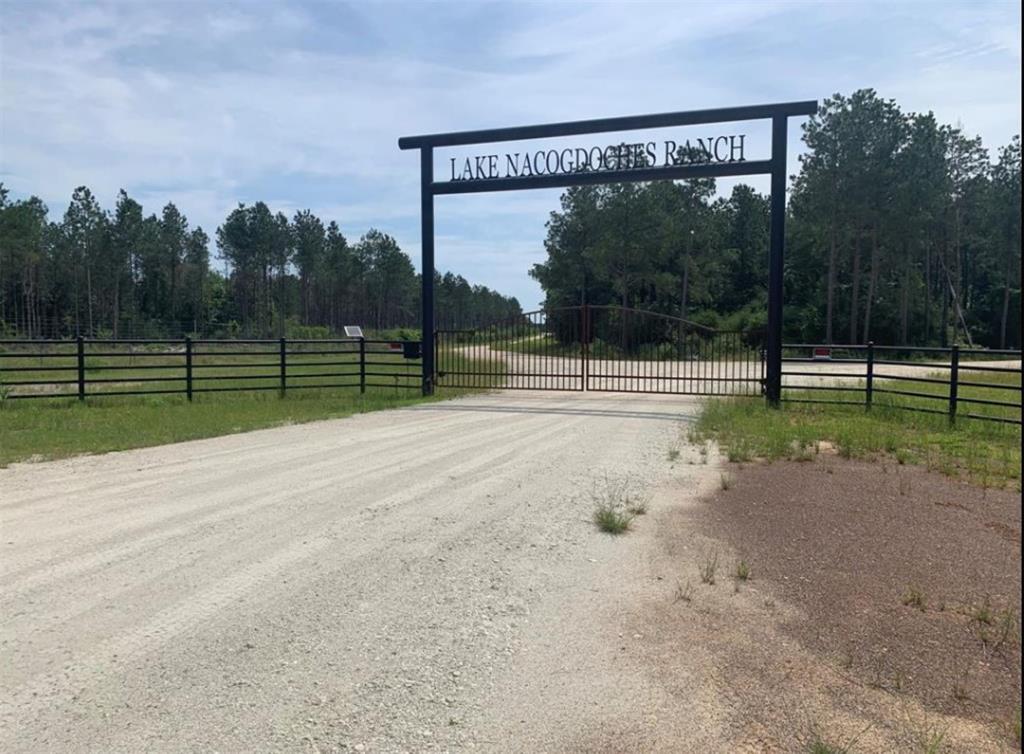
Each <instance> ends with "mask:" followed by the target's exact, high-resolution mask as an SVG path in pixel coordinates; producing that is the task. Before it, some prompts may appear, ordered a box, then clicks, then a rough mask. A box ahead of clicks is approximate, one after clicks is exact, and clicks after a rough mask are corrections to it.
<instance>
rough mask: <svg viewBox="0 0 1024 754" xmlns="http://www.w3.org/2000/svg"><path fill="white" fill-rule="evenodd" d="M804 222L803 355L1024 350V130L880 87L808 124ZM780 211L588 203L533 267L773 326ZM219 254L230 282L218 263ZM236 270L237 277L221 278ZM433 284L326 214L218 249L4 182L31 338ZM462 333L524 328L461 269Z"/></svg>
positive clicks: (214, 329)
mask: <svg viewBox="0 0 1024 754" xmlns="http://www.w3.org/2000/svg"><path fill="white" fill-rule="evenodd" d="M803 140H804V144H805V150H804V152H803V153H802V154H801V156H800V168H799V172H798V174H797V175H796V176H794V177H793V181H792V185H791V189H790V196H789V202H788V210H787V212H788V217H787V223H786V236H787V240H786V255H787V256H786V270H785V315H784V323H785V333H784V335H785V337H786V339H787V340H789V341H793V340H800V341H805V342H807V341H814V342H822V341H823V342H828V343H837V344H839V343H866V342H868V341H875V342H877V343H884V344H892V345H906V344H913V345H947V344H950V343H953V342H961V343H966V344H974V345H984V346H988V347H1003V348H1020V343H1021V321H1020V305H1021V300H1020V285H1021V147H1020V137H1019V136H1015V137H1014V138H1013V139H1012V140H1011V141H1010V143H1009V144H1006V145H1003V146H1001V147H999V148H998V149H996V151H995V153H994V154H993V153H991V152H990V151H989V150H988V149H987V148H986V147H985V146H984V145H983V144H982V142H981V139H980V138H976V137H974V138H972V137H969V136H967V135H966V134H965V132H964V131H963V130H962V129H961V128H959V127H954V126H950V125H945V124H941V123H939V122H938V121H937V120H936V118H935V116H934V115H933V114H932V113H925V114H920V113H908V112H904V111H903V110H901V108H900V107H899V106H898V105H897V103H896V102H895V101H893V100H887V99H883V98H881V97H879V95H878V94H877V93H876V92H874V91H873V90H870V89H864V90H860V91H857V92H854V93H853V94H852V95H850V96H844V95H839V94H837V95H834V96H833V97H831V98H829V99H826V100H825V101H824V102H823V103H822V106H821V108H820V110H819V112H818V114H817V115H816V116H814V117H812V118H810V119H809V120H808V121H807V122H806V123H805V124H804V125H803ZM768 225H769V203H768V198H767V197H766V196H763V195H761V194H759V193H758V192H756V191H755V190H753V189H752V188H751V187H750V186H747V185H744V184H738V185H735V186H734V187H733V188H732V189H731V191H730V192H729V193H728V195H724V192H721V191H719V189H718V187H717V186H716V183H715V181H714V180H713V179H700V180H693V181H688V182H656V183H643V184H613V185H605V186H596V187H589V186H588V187H578V188H572V189H569V190H568V191H566V192H565V193H563V195H562V197H561V206H560V208H559V210H558V211H555V212H553V213H551V216H550V220H549V221H548V223H547V237H546V239H545V241H544V247H545V250H546V253H547V258H546V261H544V262H543V263H541V264H538V265H536V266H535V267H534V268H533V269H532V270H531V271H530V274H531V275H532V276H533V277H534V278H535V279H536V280H537V281H538V282H539V284H540V285H541V287H542V289H543V291H544V294H545V300H546V304H547V306H564V305H573V304H580V303H590V304H612V303H614V304H620V305H622V306H627V307H635V308H642V309H649V310H653V311H656V312H660V313H664V314H672V315H675V316H678V317H681V318H683V319H687V320H692V321H695V322H698V323H700V324H703V325H706V326H711V327H716V328H720V329H726V330H749V329H757V328H760V327H763V326H764V323H765V318H766V316H765V310H766V298H767V292H766V281H767V255H768ZM211 246H214V247H215V248H216V249H217V251H218V252H219V258H220V261H221V263H222V264H223V266H224V270H225V271H224V272H223V273H222V272H220V271H218V270H217V269H214V266H213V265H211V257H210V250H211ZM218 266H219V265H218ZM419 292H420V285H419V279H418V275H417V273H416V272H415V270H414V268H413V265H412V262H411V260H410V259H409V257H408V256H407V255H406V254H405V253H404V252H403V251H402V250H401V248H400V247H399V246H398V244H397V243H396V241H395V239H394V238H392V237H391V236H389V235H387V234H386V233H383V232H381V231H379V230H374V229H371V230H369V231H367V232H366V233H365V234H364V235H363V236H362V237H361V238H360V239H359V240H358V241H357V242H355V243H350V242H349V241H348V240H347V239H346V238H345V236H344V235H343V234H342V232H341V229H340V228H339V226H338V224H337V223H336V222H333V221H331V222H328V223H326V224H325V223H324V221H323V220H322V219H320V218H319V217H317V216H316V215H314V214H313V213H312V212H310V211H309V210H303V211H300V212H297V213H295V215H294V216H293V217H291V218H289V217H287V216H286V215H284V214H283V213H280V212H277V213H275V212H273V211H272V210H271V209H270V208H269V207H268V206H267V205H266V204H264V203H263V202H256V203H255V204H252V205H239V206H238V207H237V208H236V209H234V210H232V211H231V212H230V213H229V214H228V216H227V217H226V218H225V219H224V221H223V223H222V224H221V225H220V227H218V228H217V229H216V232H215V234H214V236H213V238H210V237H209V236H208V235H207V233H206V232H205V231H204V230H203V229H202V228H199V227H195V228H193V227H190V225H189V222H188V220H187V218H186V217H185V215H184V214H183V213H182V212H181V211H180V210H179V209H178V208H177V207H176V206H175V205H174V204H167V205H166V206H165V207H164V208H163V210H162V211H161V213H160V214H159V215H155V214H150V215H146V214H145V212H144V211H143V208H142V206H141V205H140V204H139V203H138V202H137V201H135V200H134V199H132V198H131V197H130V196H129V195H128V194H127V193H125V192H124V191H122V192H121V193H120V195H119V196H118V199H117V202H116V206H115V207H114V208H113V211H108V210H105V209H103V208H102V207H101V206H100V205H99V203H98V201H97V200H96V198H95V196H94V195H93V194H92V192H90V190H89V189H88V188H86V187H79V188H78V189H76V190H75V191H74V194H73V195H72V198H71V202H70V205H69V206H68V208H67V211H66V212H65V213H64V215H63V217H62V218H60V219H59V220H51V219H50V218H49V215H48V210H47V207H46V206H45V205H44V204H43V202H41V201H40V200H39V199H37V198H35V197H33V198H30V199H28V200H24V201H9V200H8V192H7V190H5V189H4V188H3V186H2V185H0V328H2V332H5V333H7V334H18V335H24V336H29V337H67V336H70V335H75V334H78V333H81V334H83V335H94V336H100V335H106V336H108V337H160V336H164V337H180V336H181V335H183V334H186V333H196V334H200V335H217V336H224V335H226V336H241V335H248V336H261V337H263V336H278V335H291V336H293V337H299V336H301V335H303V334H305V335H324V334H327V333H337V332H339V331H340V329H341V327H343V326H344V325H346V324H360V325H362V326H363V327H365V328H369V329H371V330H384V329H389V328H397V327H417V326H418V317H419V295H420V293H419ZM436 296H437V300H436V310H437V312H438V317H439V321H444V322H445V323H460V324H461V323H474V324H475V323H484V322H487V321H490V320H495V319H499V318H505V317H512V316H517V315H518V314H520V313H521V310H520V306H519V303H518V302H517V301H516V300H515V299H514V298H510V297H506V296H503V295H502V294H500V293H498V292H496V291H493V290H490V289H489V288H487V287H484V286H480V285H471V284H470V283H469V282H468V281H466V280H465V279H464V278H463V277H461V276H459V275H455V274H452V273H445V274H443V275H437V276H436Z"/></svg>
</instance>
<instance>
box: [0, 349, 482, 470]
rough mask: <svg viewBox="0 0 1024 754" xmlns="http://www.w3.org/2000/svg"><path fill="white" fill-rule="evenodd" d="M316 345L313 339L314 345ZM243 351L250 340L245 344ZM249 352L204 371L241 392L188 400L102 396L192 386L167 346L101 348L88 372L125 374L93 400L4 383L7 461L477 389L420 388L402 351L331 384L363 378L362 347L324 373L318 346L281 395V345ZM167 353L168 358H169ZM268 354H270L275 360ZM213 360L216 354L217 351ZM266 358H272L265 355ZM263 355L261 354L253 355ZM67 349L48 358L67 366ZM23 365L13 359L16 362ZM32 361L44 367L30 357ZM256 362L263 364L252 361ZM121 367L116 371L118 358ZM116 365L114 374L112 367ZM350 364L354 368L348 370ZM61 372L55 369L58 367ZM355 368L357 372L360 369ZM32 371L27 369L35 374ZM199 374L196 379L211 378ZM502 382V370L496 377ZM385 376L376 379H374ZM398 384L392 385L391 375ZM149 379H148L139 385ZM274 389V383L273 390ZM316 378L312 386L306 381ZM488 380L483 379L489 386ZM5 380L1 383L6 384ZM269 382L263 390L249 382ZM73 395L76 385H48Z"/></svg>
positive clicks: (193, 436) (1, 411)
mask: <svg viewBox="0 0 1024 754" xmlns="http://www.w3.org/2000/svg"><path fill="white" fill-rule="evenodd" d="M315 348H316V345H315V344H314V345H313V346H312V349H313V350H315ZM243 350H244V347H243ZM250 350H253V353H251V354H249V353H245V354H243V355H241V356H218V357H217V359H218V361H217V362H216V364H215V365H214V364H212V363H211V365H210V366H211V368H209V369H206V370H204V372H203V375H202V376H205V377H210V376H214V375H216V376H223V377H227V378H228V379H227V380H226V381H220V382H215V383H210V384H212V386H214V387H217V388H225V387H231V388H235V389H239V390H240V392H218V393H205V394H203V393H200V394H197V395H196V396H195V400H194V402H192V403H189V402H188V401H187V400H186V399H185V397H184V396H183V395H153V396H117V395H111V396H103V395H102V394H101V393H102V392H103V389H104V388H107V389H121V390H125V389H129V390H130V389H142V390H146V389H150V388H148V387H146V385H147V384H157V385H158V386H159V387H161V388H164V389H177V390H183V389H184V381H183V379H181V377H182V374H181V373H182V368H181V366H180V365H177V366H166V367H165V366H164V364H166V358H167V357H162V356H160V355H159V354H157V355H153V354H139V355H137V356H133V358H132V359H131V361H130V365H129V366H127V367H126V366H125V362H124V360H123V358H121V360H120V361H115V362H114V363H113V364H111V363H108V361H107V360H103V359H102V358H99V357H95V358H92V359H91V361H90V363H89V364H88V367H87V368H88V370H89V378H90V379H99V378H102V377H108V376H109V377H111V378H116V380H117V382H111V383H101V384H100V385H99V386H94V385H93V384H90V386H89V391H90V392H89V396H88V398H87V399H86V400H85V401H84V402H79V401H78V400H76V399H75V398H73V397H68V398H63V397H61V398H54V399H48V398H47V399H38V400H4V392H3V391H0V467H3V466H6V465H7V464H10V463H14V462H17V461H26V460H33V461H42V460H52V459H57V458H67V457H69V456H74V455H82V454H87V453H109V452H111V451H115V450H128V449H130V448H143V447H150V446H153V445H164V444H167V443H174V442H184V441H186V440H198V439H201V438H205V437H217V436H219V435H228V434H236V433H239V432H248V431H251V430H254V429H265V428H268V427H277V426H282V425H287V424H301V423H304V422H310V421H317V420H320V419H338V418H342V417H345V416H351V415H352V414H360V413H366V412H368V411H380V410H382V409H389V408H399V407H402V406H411V405H414V404H417V403H423V402H427V401H437V400H444V399H447V398H453V397H456V396H457V395H461V394H466V393H473V392H475V391H474V390H471V389H466V390H461V389H451V388H444V389H443V390H441V391H440V395H435V396H433V397H430V398H424V397H423V396H422V395H420V392H419V387H418V379H417V374H418V370H419V364H411V363H409V362H406V361H405V360H404V359H402V358H401V356H400V355H399V356H394V355H389V354H372V355H370V354H368V360H367V365H368V368H367V375H368V387H367V390H366V393H365V394H360V392H359V389H358V386H356V387H322V388H316V389H314V388H313V386H314V385H317V384H323V385H330V384H332V383H338V382H342V383H345V382H354V383H355V385H358V368H359V367H358V361H357V360H356V359H357V357H355V356H351V355H349V356H345V355H337V356H333V357H331V359H332V360H337V361H339V362H343V363H341V365H340V366H339V365H337V364H334V365H331V366H330V367H329V369H330V372H332V373H336V374H331V373H328V374H318V373H320V372H323V370H324V367H323V366H318V365H317V364H316V362H317V361H320V360H322V359H323V357H322V356H318V355H316V354H309V355H305V354H298V355H296V356H289V361H288V381H289V388H288V392H287V395H286V396H285V397H284V398H280V397H278V393H277V391H276V385H277V382H278V375H277V371H276V362H275V361H273V359H274V358H275V357H274V355H273V354H270V355H269V356H268V355H267V354H261V353H258V352H256V350H255V349H250ZM160 359H164V361H160ZM268 359H270V360H269V361H268ZM446 359H447V362H450V363H454V364H456V365H459V364H462V363H463V362H468V361H470V360H469V359H466V358H465V357H464V356H462V355H461V354H454V355H449V356H447V357H446ZM211 361H212V359H211ZM264 361H266V362H267V363H266V364H264V363H262V362H264ZM254 362H257V363H256V364H254ZM63 363H64V362H63V361H62V360H61V359H60V358H58V359H56V360H51V361H50V362H48V363H47V364H46V365H45V366H55V365H61V366H62V365H63ZM12 365H19V366H20V365H22V362H19V361H15V362H13V363H12V362H10V361H8V363H7V366H12ZM24 365H25V366H30V367H32V366H35V364H34V360H32V361H31V362H30V361H28V360H27V359H26V360H25V362H24ZM150 365H157V366H158V367H159V368H157V369H147V370H145V371H143V370H139V371H135V370H134V369H133V367H136V366H150ZM247 365H248V366H256V371H255V372H254V371H252V369H248V368H243V367H246V366H247ZM112 366H113V367H119V369H117V370H112V369H111V367H112ZM108 372H109V375H108ZM346 373H347V374H346ZM9 374H17V375H18V379H48V378H50V377H48V376H47V375H46V373H45V372H43V373H41V374H40V376H37V375H36V374H35V373H34V372H32V371H27V372H11V373H9ZM50 374H51V375H52V373H50ZM353 374H354V375H355V376H353ZM25 375H28V377H26V376H25ZM154 376H159V377H161V378H166V380H167V381H163V382H159V383H138V384H136V383H135V382H133V380H136V379H139V378H150V377H154ZM201 379H202V377H200V376H197V377H196V380H195V381H196V387H197V388H198V387H202V386H204V385H203V383H202V382H201ZM492 379H493V380H494V381H497V380H498V378H492ZM375 382H376V384H374V383H375ZM392 383H393V384H392ZM140 386H141V387H140ZM268 386H269V388H271V389H267V388H268ZM303 386H309V389H303ZM486 386H487V383H486V382H484V381H482V382H481V385H480V386H479V387H481V388H486ZM2 387H3V385H2V383H0V388H2ZM261 387H262V388H264V390H262V391H257V390H246V388H261ZM49 389H51V390H55V391H57V392H67V393H68V394H69V395H74V386H73V385H70V386H69V385H58V386H56V387H55V388H49Z"/></svg>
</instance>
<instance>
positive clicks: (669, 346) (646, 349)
mask: <svg viewBox="0 0 1024 754" xmlns="http://www.w3.org/2000/svg"><path fill="white" fill-rule="evenodd" d="M435 335H436V337H435V348H436V352H435V364H436V369H437V371H436V375H435V383H434V384H435V385H436V386H437V387H459V388H503V389H513V390H577V391H582V390H588V391H594V392H624V393H676V394H682V395H757V396H759V395H762V394H763V392H764V385H765V359H764V333H763V331H723V330H716V329H713V328H709V327H704V326H702V325H698V324H696V323H694V322H689V321H687V320H684V319H682V318H680V317H674V316H671V315H668V314H660V313H658V312H651V311H645V310H642V309H633V308H629V307H623V306H568V307H560V308H551V309H542V310H539V311H535V312H529V313H527V314H523V315H520V316H517V317H512V318H509V319H506V320H502V321H498V322H493V323H490V324H488V325H486V326H482V327H473V328H447V329H438V330H437V331H436V333H435Z"/></svg>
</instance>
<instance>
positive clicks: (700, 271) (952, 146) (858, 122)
mask: <svg viewBox="0 0 1024 754" xmlns="http://www.w3.org/2000/svg"><path fill="white" fill-rule="evenodd" d="M803 140H804V143H805V145H806V151H805V152H804V153H803V154H802V155H801V157H800V170H799V173H798V174H797V175H796V176H795V177H794V179H793V183H792V186H791V190H790V196H789V204H788V216H787V220H786V268H785V278H784V279H785V299H784V301H785V314H784V326H785V333H784V337H785V338H786V340H787V341H790V342H792V341H795V340H799V341H803V342H828V343H836V344H840V343H866V342H868V341H874V342H877V343H883V344H891V345H906V344H913V345H918V346H920V345H947V344H950V343H953V342H962V343H973V344H975V345H984V346H988V347H994V348H1020V342H1021V334H1020V333H1021V322H1020V305H1021V301H1020V285H1021V148H1020V137H1019V136H1016V137H1014V138H1013V139H1012V140H1011V142H1010V143H1009V144H1007V145H1004V146H1002V147H1000V148H999V149H998V150H997V151H996V153H995V155H992V154H990V153H989V151H988V150H987V149H986V148H985V146H984V145H983V144H982V142H981V139H980V138H971V137H968V136H966V135H965V134H964V132H963V130H962V129H960V128H956V127H952V126H949V125H943V124H940V123H938V122H937V120H936V118H935V117H934V115H933V114H931V113H927V114H917V113H905V112H903V111H902V110H901V109H900V108H899V106H898V105H897V104H896V103H895V102H894V101H892V100H885V99H882V98H880V97H879V96H878V95H877V94H876V93H875V92H874V91H873V90H870V89H865V90H860V91H857V92H855V93H853V94H852V95H850V96H848V97H847V96H843V95H838V94H837V95H835V96H833V97H831V98H829V99H826V100H825V101H824V102H823V103H822V106H821V108H820V109H819V112H818V114H817V115H816V116H815V117H813V118H811V119H809V120H808V121H807V123H805V124H804V126H803ZM768 226H769V203H768V197H766V196H762V195H760V194H759V193H757V192H755V191H754V190H753V189H752V188H750V187H749V186H747V185H744V184H739V185H736V186H734V187H733V189H732V190H731V192H730V193H729V194H728V196H722V195H720V192H719V191H718V190H717V187H716V184H715V181H714V180H713V179H701V180H694V181H688V182H685V183H684V182H678V183H674V182H661V183H649V184H618V185H606V186H597V187H589V186H588V187H577V188H572V189H569V190H568V191H566V192H565V193H564V194H563V195H562V199H561V208H560V210H559V211H556V212H553V213H552V214H551V218H550V220H549V222H548V225H547V238H546V240H545V247H546V250H547V260H546V261H545V262H543V263H542V264H539V265H536V266H535V267H534V268H533V270H532V271H531V274H532V275H533V277H534V278H535V279H536V280H537V281H538V282H539V283H540V285H541V286H542V288H543V289H544V291H545V296H546V302H547V304H548V305H549V306H565V305H572V304H581V303H589V304H619V305H622V306H627V307H634V308H640V309H648V310H653V311H657V312H660V313H663V314H672V315H675V316H678V317H682V318H683V319H688V320H691V321H695V322H698V323H700V324H703V325H707V326H712V327H716V328H721V329H727V330H747V329H756V328H761V327H763V326H764V324H765V320H766V303H767V270H768Z"/></svg>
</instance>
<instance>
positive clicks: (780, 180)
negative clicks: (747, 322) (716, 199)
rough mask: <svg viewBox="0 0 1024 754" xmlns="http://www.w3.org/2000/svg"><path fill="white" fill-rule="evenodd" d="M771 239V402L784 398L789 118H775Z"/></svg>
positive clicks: (769, 373)
mask: <svg viewBox="0 0 1024 754" xmlns="http://www.w3.org/2000/svg"><path fill="white" fill-rule="evenodd" d="M771 191H772V197H771V212H772V214H771V218H772V219H771V241H770V246H769V251H768V337H767V349H766V350H767V352H768V353H767V361H768V364H767V366H768V380H767V385H766V394H767V397H768V405H770V406H776V407H777V406H778V405H779V401H780V399H781V398H782V271H783V249H784V247H785V243H786V117H785V116H779V115H777V116H775V117H774V118H772V187H771Z"/></svg>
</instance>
